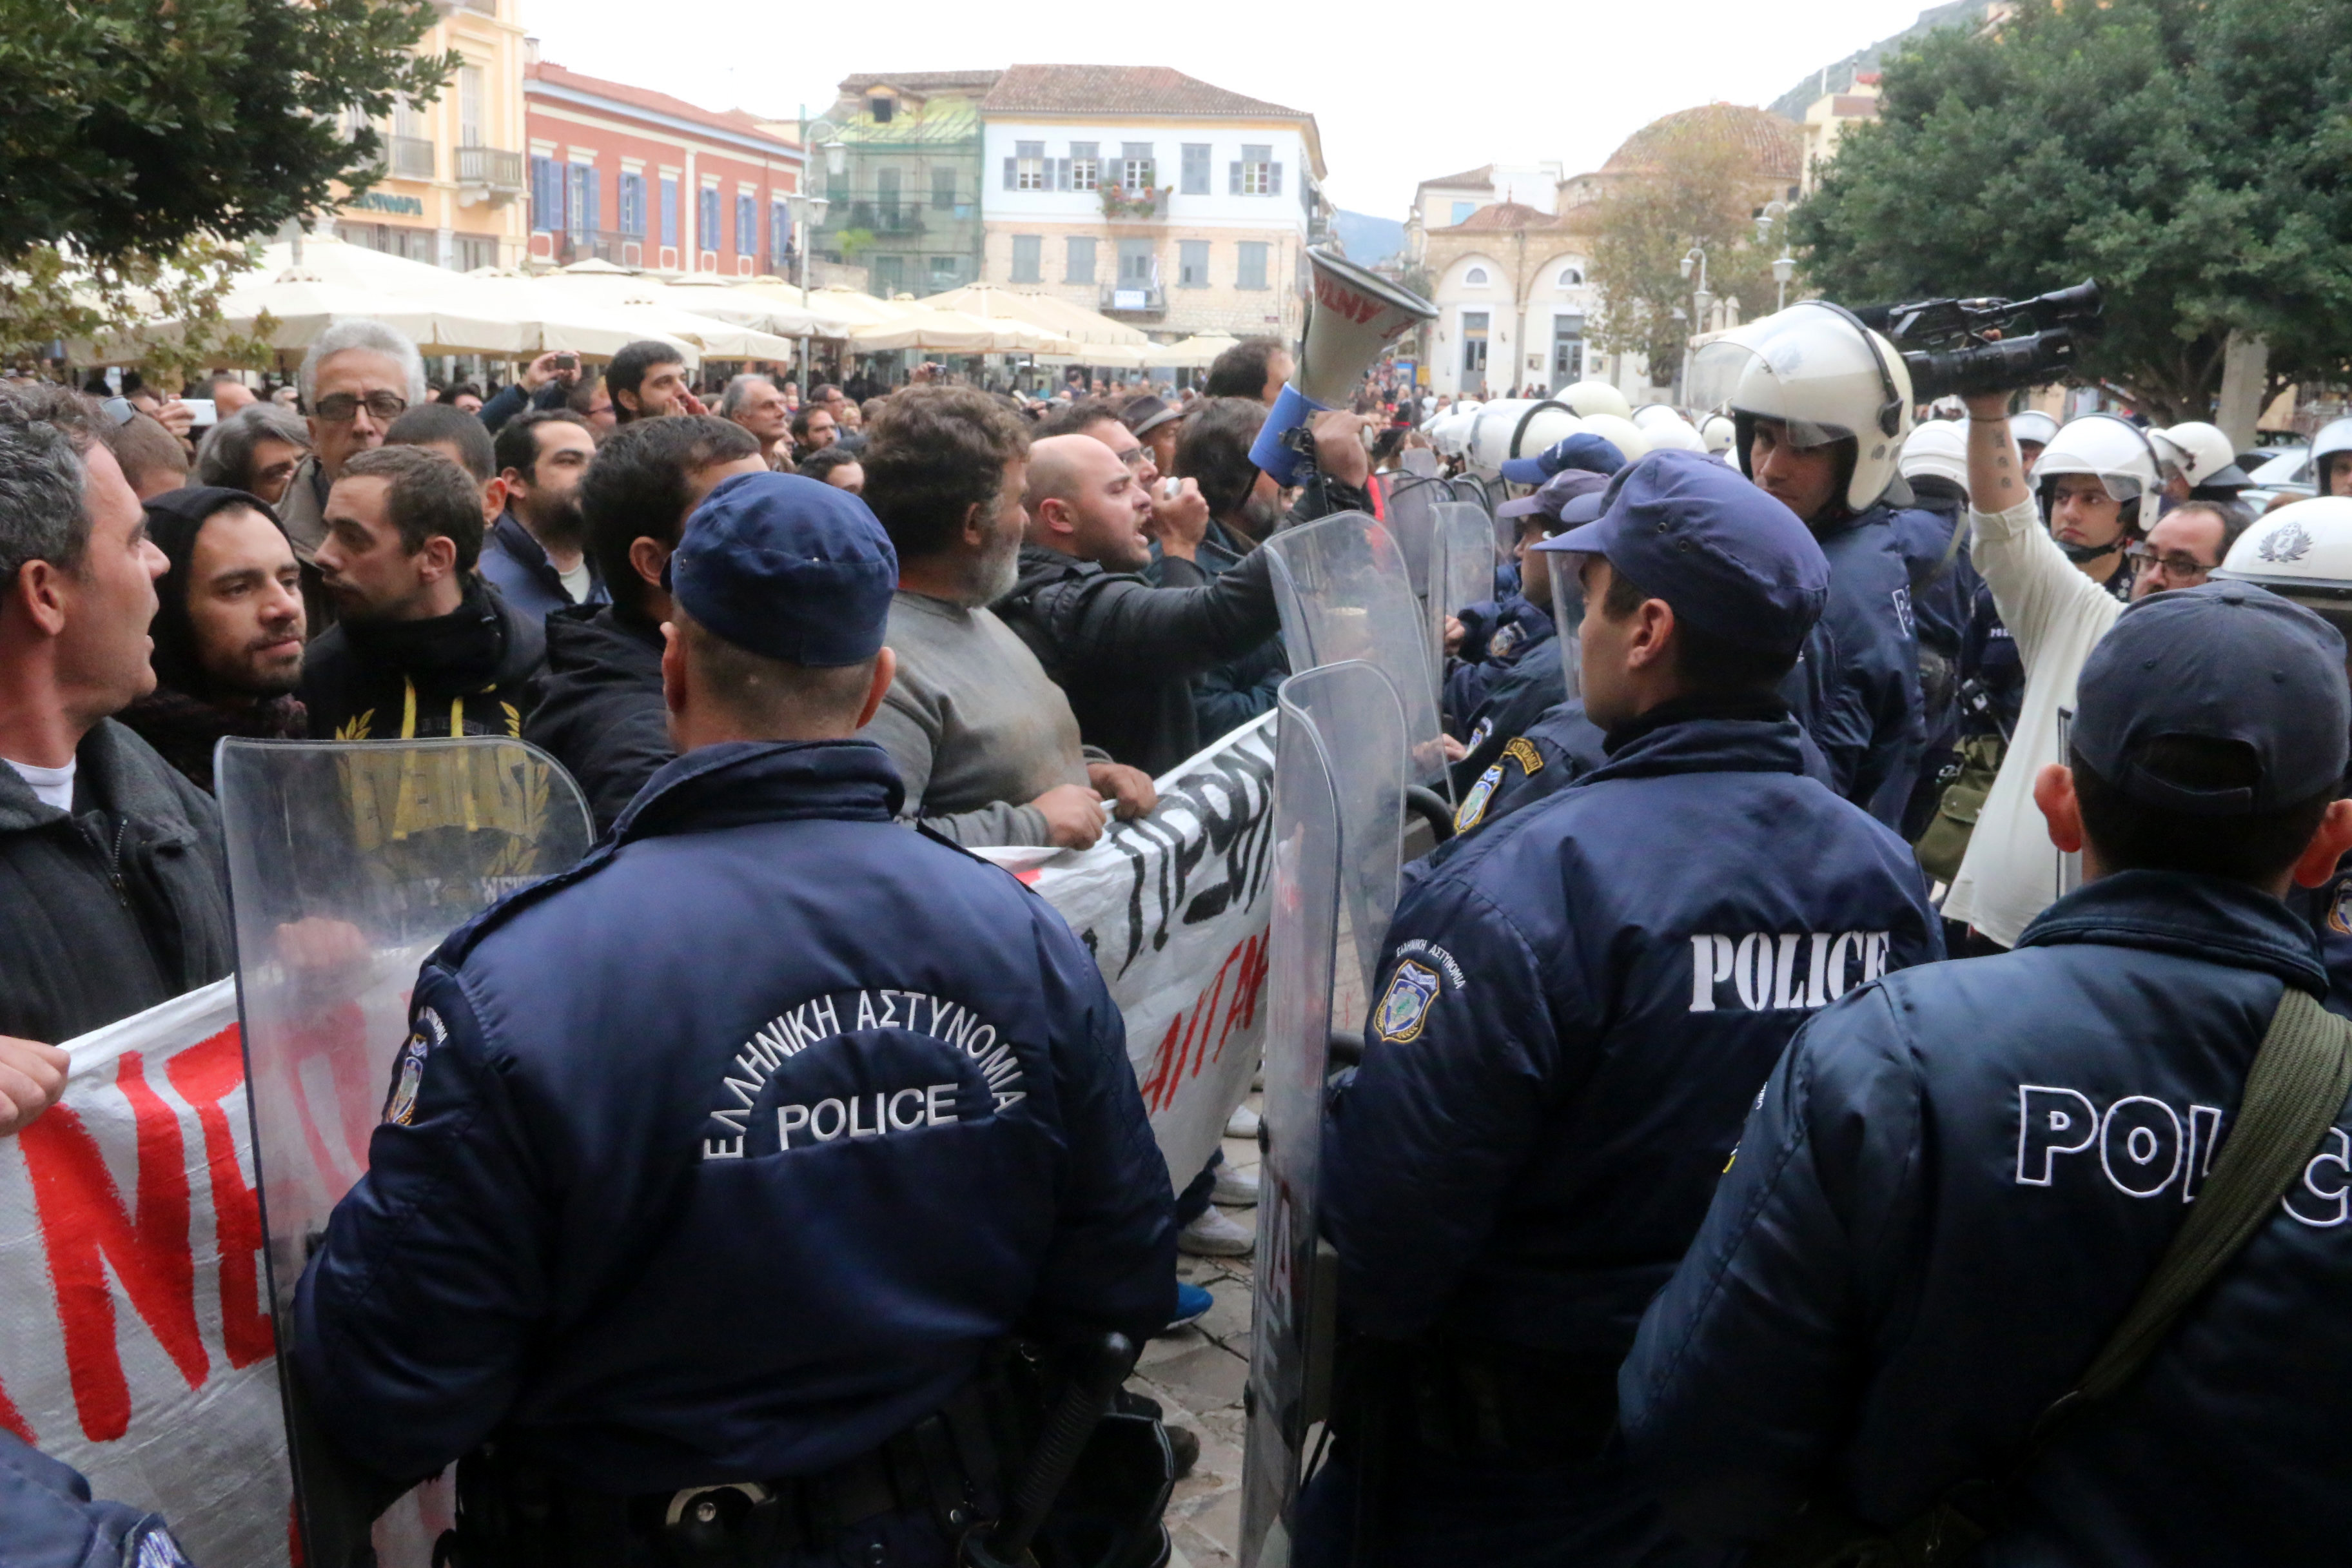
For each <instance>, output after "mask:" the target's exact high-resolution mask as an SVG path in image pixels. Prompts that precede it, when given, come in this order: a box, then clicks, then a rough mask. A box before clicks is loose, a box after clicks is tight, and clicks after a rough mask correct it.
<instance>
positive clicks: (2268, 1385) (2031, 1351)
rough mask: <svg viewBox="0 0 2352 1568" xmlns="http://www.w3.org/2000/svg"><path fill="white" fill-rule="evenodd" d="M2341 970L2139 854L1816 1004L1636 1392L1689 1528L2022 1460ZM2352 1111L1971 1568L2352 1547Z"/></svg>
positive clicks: (2314, 1552) (1650, 1341)
mask: <svg viewBox="0 0 2352 1568" xmlns="http://www.w3.org/2000/svg"><path fill="white" fill-rule="evenodd" d="M2289 985H2294V986H2300V987H2301V988H2303V989H2304V990H2305V991H2308V992H2311V993H2313V994H2319V993H2320V992H2321V991H2322V990H2323V989H2324V988H2325V986H2326V975H2325V973H2324V972H2323V970H2322V968H2321V965H2320V963H2319V959H2318V956H2317V954H2316V952H2315V947H2314V941H2313V935H2312V931H2311V929H2310V927H2309V926H2308V925H2307V924H2305V923H2304V922H2303V921H2300V920H2298V919H2297V918H2296V917H2295V915H2294V913H2293V911H2291V910H2289V909H2288V908H2287V906H2286V905H2285V904H2284V903H2283V902H2281V901H2280V900H2277V899H2274V898H2272V897H2270V896H2269V895H2267V894H2265V893H2262V892H2259V891H2257V890H2255V889H2252V888H2250V887H2247V886H2245V885H2244V884H2242V883H2233V882H2227V881H2222V880H2219V879H2210V878H2202V877H2191V876H2187V875H2182V874H2178V873H2169V872H2158V871H2125V872H2120V873H2117V874H2115V875H2112V876H2108V877H2104V878H2101V879H2097V880H2095V881H2093V882H2090V883H2087V884H2085V885H2084V887H2083V888H2082V889H2079V890H2077V891H2075V892H2074V893H2070V894H2068V895H2067V896H2066V897H2064V898H2063V899H2061V900H2058V901H2057V902H2056V903H2054V904H2053V905H2052V906H2051V907H2050V908H2049V909H2048V910H2044V911H2043V912H2042V915H2041V917H2040V918H2039V919H2037V920H2035V921H2033V923H2032V925H2030V926H2028V927H2027V928H2026V930H2025V932H2024V934H2023V935H2022V936H2021V937H2020V939H2019V941H2018V943H2017V946H2016V948H2015V950H2014V951H2012V952H2009V953H2006V954H2003V955H2000V956H1999V957H1993V958H1983V959H1973V960H1970V961H1969V962H1967V963H1948V964H1941V965H1938V966H1937V967H1935V968H1932V969H1921V970H1913V971H1908V972H1906V973H1901V974H1895V975H1890V976H1888V977H1886V978H1885V980H1883V981H1881V982H1880V983H1879V984H1876V985H1872V986H1866V987H1864V988H1862V989H1861V990H1860V991H1858V992H1857V993H1855V994H1853V995H1850V996H1848V997H1847V998H1845V999H1844V1001H1843V1002H1842V1003H1841V1004H1839V1005H1837V1006H1835V1007H1833V1008H1832V1009H1831V1010H1830V1011H1828V1012H1826V1013H1823V1014H1822V1015H1821V1016H1819V1017H1817V1018H1816V1019H1815V1020H1814V1021H1813V1022H1812V1023H1811V1025H1810V1026H1807V1027H1806V1029H1805V1030H1804V1032H1803V1033H1802V1034H1801V1035H1800V1036H1799V1037H1797V1040H1796V1043H1795V1044H1794V1046H1793V1047H1791V1048H1790V1051H1789V1053H1788V1055H1787V1057H1786V1058H1783V1060H1782V1061H1781V1063H1780V1067H1779V1068H1777V1069H1775V1071H1774V1073H1773V1075H1772V1080H1771V1082H1770V1084H1769V1086H1768V1087H1767V1089H1766V1090H1765V1093H1764V1095H1763V1097H1762V1099H1761V1100H1760V1102H1759V1105H1758V1107H1757V1109H1756V1111H1755V1113H1754V1115H1753V1116H1751V1117H1750V1118H1749V1120H1748V1127H1747V1131H1746V1132H1745V1134H1744V1135H1743V1137H1742V1140H1741V1142H1740V1146H1739V1153H1738V1159H1737V1161H1736V1162H1735V1163H1734V1164H1733V1166H1732V1169H1731V1171H1730V1173H1729V1174H1728V1175H1727V1176H1726V1177H1725V1178H1724V1182H1723V1184H1722V1187H1721V1189H1720V1190H1719V1191H1718V1192H1717V1194H1716V1200H1715V1205H1714V1207H1713V1209H1712V1210H1711V1211H1710V1212H1709V1213H1708V1215H1707V1218H1706V1226H1705V1228H1704V1229H1702V1230H1701V1231H1700V1233H1699V1236H1698V1239H1697V1240H1696V1242H1695V1243H1694V1244H1693V1245H1692V1247H1691V1250H1690V1256H1689V1257H1688V1258H1686V1259H1685V1262H1684V1264H1683V1267H1682V1268H1681V1269H1680V1271H1679V1272H1677V1273H1676V1275H1675V1279H1674V1281H1673V1283H1672V1284H1671V1285H1669V1286H1668V1287H1667V1288H1666V1289H1665V1291H1664V1293H1663V1294H1662V1295H1661V1296H1660V1297H1659V1299H1658V1300H1657V1303H1656V1304H1655V1305H1654V1307H1653V1308H1652V1309H1651V1310H1650V1313H1649V1315H1648V1317H1647V1318H1646V1319H1644V1320H1643V1324H1642V1331H1641V1336H1640V1339H1639V1342H1637V1343H1636V1344H1635V1346H1634V1349H1633V1354H1632V1356H1631V1358H1630V1359H1629V1360H1628V1361H1627V1362H1626V1363H1625V1366H1624V1368H1623V1370H1622V1373H1621V1375H1620V1378H1619V1384H1618V1392H1619V1398H1620V1403H1621V1406H1622V1412H1623V1420H1624V1426H1625V1431H1626V1434H1627V1436H1628V1438H1629V1440H1630V1442H1631V1444H1632V1446H1633V1453H1634V1456H1635V1458H1636V1459H1637V1460H1638V1461H1639V1462H1640V1464H1641V1465H1642V1467H1643V1468H1644V1469H1645V1470H1646V1471H1647V1473H1648V1474H1649V1476H1650V1477H1651V1478H1652V1479H1654V1481H1655V1482H1656V1484H1657V1485H1658V1486H1659V1487H1660V1488H1661V1489H1662V1490H1663V1492H1664V1497H1665V1500H1666V1502H1667V1505H1668V1510H1669V1513H1670V1515H1672V1516H1673V1517H1674V1518H1675V1521H1677V1522H1678V1523H1679V1524H1680V1525H1681V1526H1682V1528H1683V1529H1684V1530H1685V1531H1687V1532H1689V1533H1692V1534H1694V1535H1696V1536H1698V1537H1700V1538H1702V1539H1709V1540H1715V1539H1723V1540H1738V1539H1754V1538H1759V1537H1761V1536H1764V1535H1766V1534H1769V1532H1770V1531H1772V1530H1773V1529H1774V1528H1775V1526H1776V1525H1778V1524H1779V1523H1780V1521H1782V1520H1784V1519H1785V1518H1786V1517H1787V1516H1788V1514H1789V1513H1790V1510H1793V1509H1794V1508H1795V1507H1796V1505H1797V1503H1798V1502H1799V1500H1801V1499H1802V1498H1805V1497H1807V1496H1808V1495H1815V1494H1818V1493H1821V1492H1824V1491H1825V1492H1827V1493H1828V1494H1829V1495H1830V1496H1831V1497H1832V1498H1833V1499H1836V1500H1840V1501H1842V1502H1843V1503H1844V1504H1845V1506H1847V1507H1848V1508H1850V1509H1851V1510H1853V1511H1855V1512H1858V1513H1859V1514H1860V1515H1862V1516H1863V1517H1864V1518H1865V1519H1869V1520H1874V1521H1879V1522H1881V1523H1887V1522H1892V1521H1901V1520H1905V1519H1907V1518H1909V1517H1912V1516H1914V1515H1916V1513H1918V1512H1919V1511H1920V1510H1924V1509H1925V1508H1927V1506H1929V1505H1930V1504H1931V1503H1932V1502H1933V1501H1934V1500H1936V1499H1937V1497H1938V1496H1939V1495H1940V1494H1941V1493H1943V1492H1944V1491H1945V1490H1946V1489H1948V1488H1949V1487H1951V1486H1953V1485H1955V1484H1957V1483H1958V1482H1960V1481H1962V1480H1966V1479H1990V1478H1994V1477H1998V1476H2000V1475H2003V1474H2006V1473H2007V1472H2008V1471H2009V1469H2010V1468H2011V1467H2012V1466H2014V1465H2015V1464H2016V1463H2017V1461H2018V1459H2019V1458H2020V1457H2021V1455H2022V1454H2023V1452H2024V1449H2025V1445H2026V1442H2027V1435H2028V1433H2029V1431H2030V1430H2031V1429H2032V1426H2033V1425H2034V1422H2035V1421H2036V1419H2037V1418H2038V1417H2039V1416H2040V1415H2042V1412H2043V1411H2044V1410H2045V1409H2046V1408H2047V1407H2048V1406H2049V1405H2051V1403H2052V1402H2053V1401H2054V1400H2056V1399H2057V1398H2058V1397H2059V1396H2060V1395H2061V1394H2063V1393H2065V1392H2066V1390H2068V1389H2069V1388H2071V1387H2073V1386H2074V1383H2075V1380H2076V1379H2078V1378H2079V1377H2080V1376H2081V1375H2082V1373H2084V1370H2085V1369H2086V1368H2087V1367H2088V1366H2089V1365H2090V1363H2091V1361H2092V1358H2093V1357H2094V1356H2095V1355H2096V1354H2097V1353H2098V1352H2099V1350H2100V1348H2101V1347H2102V1346H2103V1345H2104V1344H2105V1342H2106V1340H2107V1336H2108V1335H2109V1334H2110V1333H2111V1332H2112V1331H2114V1329H2115V1326H2116V1323H2117V1322H2118V1321H2120V1320H2121V1319H2122V1318H2123V1316H2124V1313H2125V1312H2126V1310H2127V1309H2128V1308H2129V1307H2130V1305H2131V1303H2132V1301H2133V1300H2135V1299H2136V1298H2137V1296H2138V1295H2139V1292H2140V1289H2141V1288H2142V1286H2143V1285H2144V1284H2145V1283H2146V1281H2147V1278H2148V1275H2149V1274H2150V1272H2151V1271H2152V1270H2153V1269H2154V1268H2155V1267H2156V1262H2157V1259H2158V1257H2159V1256H2161V1254H2162V1253H2163V1251H2164V1249H2165V1247H2167V1245H2168V1243H2169V1242H2170V1241H2171V1239H2172V1237H2173V1234H2174V1232H2175V1230H2176V1229H2177V1228H2178V1227H2179V1225H2180V1222H2181V1217H2182V1215H2183V1214H2184V1213H2185V1212H2186V1205H2187V1204H2188V1203H2189V1202H2190V1201H2192V1200H2193V1198H2194V1196H2195V1193H2196V1189H2197V1187H2198V1185H2199V1184H2201V1183H2202V1182H2203V1181H2204V1180H2205V1179H2206V1177H2207V1176H2208V1175H2209V1174H2210V1169H2211V1165H2210V1162H2211V1159H2212V1156H2213V1152H2214V1150H2215V1148H2216V1146H2217V1144H2218V1142H2220V1141H2221V1140H2222V1139H2225V1138H2227V1137H2228V1136H2229V1135H2230V1129H2231V1125H2232V1123H2233V1120H2234V1118H2235V1116H2236V1113H2237V1108H2238V1104H2239V1101H2240V1100H2241V1097H2242V1091H2243V1089H2244V1083H2245V1076H2246V1071H2247V1068H2248V1067H2249V1066H2250V1065H2251V1063H2252V1060H2253V1058H2254V1053H2255V1051H2256V1050H2257V1049H2258V1048H2259V1047H2260V1045H2261V1042H2262V1037H2263V1032H2264V1031H2265V1030H2266V1029H2267V1028H2268V1026H2269V1024H2270V1020H2271V1016H2272V1014H2273V1011H2274V1010H2275V1009H2276V1007H2277V1005H2278V1001H2279V997H2280V995H2281V994H2283V992H2284V988H2285V987H2286V986H2289ZM2347 1129H2352V1115H2347V1114H2339V1116H2338V1117H2337V1120H2336V1127H2335V1128H2334V1129H2333V1130H2332V1131H2329V1132H2327V1133H2326V1136H2325V1137H2324V1138H2323V1139H2322V1141H2321V1142H2320V1143H2319V1144H2318V1146H2317V1148H2316V1150H2315V1154H2314V1157H2313V1158H2312V1160H2311V1161H2310V1162H2309V1163H2308V1164H2307V1165H2306V1166H2305V1171H2304V1173H2303V1176H2302V1179H2301V1180H2300V1181H2298V1182H2297V1183H2295V1184H2294V1185H2293V1186H2291V1187H2290V1188H2289V1190H2288V1192H2287V1194H2286V1196H2285V1198H2284V1201H2283V1203H2282V1204H2281V1205H2280V1206H2279V1207H2278V1208H2277V1209H2275V1210H2273V1212H2272V1214H2271V1216H2270V1219H2269V1221H2268V1223H2266V1224H2265V1225H2263V1226H2262V1227H2261V1228H2260V1229H2259V1230H2258V1231H2257V1232H2256V1233H2255V1234H2254V1236H2253V1237H2252V1240H2251V1241H2249V1242H2248V1243H2247V1245H2246V1247H2245V1249H2244V1250H2243V1251H2242V1252H2241V1253H2239V1254H2238V1256H2237V1257H2236V1258H2234V1259H2233V1260H2232V1261H2231V1263H2230V1264H2229V1265H2228V1267H2227V1268H2226V1269H2225V1270H2224V1272H2223V1273H2222V1275H2221V1279H2219V1281H2218V1282H2217V1283H2216V1284H2214V1285H2213V1286H2212V1287H2211V1288H2210V1289H2208V1290H2207V1292H2206V1293H2205V1294H2204V1295H2203V1296H2202V1297H2200V1299H2199V1300H2197V1301H2196V1302H2195V1303H2193V1304H2192V1305H2191V1306H2190V1307H2189V1310H2188V1311H2187V1313H2186V1314H2185V1315H2184V1316H2183V1317H2182V1319H2181V1320H2180V1321H2179V1323H2178V1324H2177V1325H2176V1326H2175V1328H2174V1330H2173V1331H2172V1333H2171V1335H2170V1336H2169V1337H2168V1339H2167V1340H2166V1341H2165V1342H2164V1343H2163V1344H2161V1345H2160V1346H2159V1347H2158V1349H2157V1351H2156V1352H2155V1353H2154V1355H2153V1356H2152V1357H2151V1358H2150V1359H2149V1361H2148V1363H2147V1365H2146V1367H2145V1368H2143V1370H2142V1371H2141V1373H2140V1374H2139V1376H2138V1377H2137V1379H2136V1380H2135V1381H2134V1382H2133V1383H2132V1384H2129V1385H2127V1386H2126V1388H2125V1389H2124V1390H2123V1391H2122V1392H2120V1393H2119V1394H2116V1396H2115V1397H2114V1398H2112V1399H2111V1400H2109V1401H2107V1402H2106V1403H2105V1404H2104V1405H2093V1406H2089V1407H2087V1408H2085V1409H2084V1410H2082V1411H2080V1412H2079V1413H2078V1414H2076V1415H2074V1416H2073V1417H2072V1418H2071V1420H2069V1421H2068V1422H2067V1423H2066V1424H2064V1425H2063V1426H2061V1427H2060V1428H2059V1429H2058V1431H2057V1433H2056V1435H2055V1436H2054V1437H2053V1439H2052V1441H2051V1443H2050V1446H2049V1447H2047V1448H2046V1449H2044V1450H2043V1451H2042V1453H2041V1455H2040V1456H2039V1457H2038V1458H2035V1459H2034V1460H2033V1461H2032V1463H2031V1465H2030V1466H2028V1468H2026V1471H2025V1474H2024V1478H2023V1480H2022V1482H2021V1489H2020V1492H2019V1495H2018V1498H2017V1503H2018V1509H2017V1514H2016V1517H2015V1519H2014V1521H2013V1522H2012V1525H2011V1528H2010V1529H2008V1530H2006V1531H2003V1532H2002V1533H2000V1535H1998V1536H1996V1537H1995V1538H1994V1539H1993V1540H1992V1541H1991V1542H1989V1543H1988V1544H1987V1545H1986V1547H1985V1548H1984V1549H1983V1551H1982V1554H1981V1557H1980V1558H1978V1559H1972V1561H1981V1562H1983V1563H1987V1564H1990V1565H1994V1568H2005V1565H2009V1564H2026V1563H2033V1564H2076V1563H2080V1564H2093V1563H2102V1564H2104V1563H2133V1564H2168V1563H2180V1564H2189V1563H2341V1562H2343V1561H2344V1560H2345V1557H2346V1552H2347V1547H2346V1542H2347V1541H2352V1487H2347V1485H2346V1479H2347V1477H2352V1390H2347V1383H2346V1380H2345V1376H2344V1369H2345V1368H2346V1367H2347V1366H2352V1223H2347V1222H2352V1131H2347Z"/></svg>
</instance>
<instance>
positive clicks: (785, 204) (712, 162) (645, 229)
mask: <svg viewBox="0 0 2352 1568" xmlns="http://www.w3.org/2000/svg"><path fill="white" fill-rule="evenodd" d="M522 90H523V107H524V127H525V131H526V133H527V134H528V136H529V138H530V254H531V258H532V259H534V260H537V261H550V262H554V263H556V264H558V265H563V264H566V263H570V262H573V261H581V260H584V259H586V258H590V257H599V258H603V259H604V260H606V261H610V262H612V263H614V265H616V266H621V267H631V268H647V269H649V270H657V271H665V272H715V273H718V274H720V275H721V276H725V277H744V278H749V277H753V276H756V275H758V274H761V273H775V274H777V275H779V276H781V275H782V274H784V273H785V272H787V271H788V270H789V269H790V264H789V260H788V258H789V257H790V256H791V254H792V252H793V247H794V246H795V245H796V244H797V242H798V239H797V236H796V234H795V232H794V229H793V214H792V207H791V205H790V203H789V201H788V200H787V198H788V197H792V196H795V195H798V194H799V192H800V190H801V188H802V181H803V177H804V175H805V173H806V165H807V159H806V156H805V154H804V153H803V152H802V150H801V148H800V147H799V146H798V145H796V144H795V143H794V142H791V141H789V140H787V139H785V138H783V137H781V136H779V135H777V134H776V133H775V132H772V131H771V130H768V129H764V128H763V127H762V124H761V121H759V120H757V119H755V118H753V117H752V116H751V115H749V114H746V113H744V112H743V111H742V110H709V109H702V108H698V107H697V106H696V105H694V104H691V103H688V102H686V101H685V100H682V99H676V98H671V97H669V96H668V95H667V94H666V93H658V92H652V91H648V90H647V89H644V88H639V87H629V86H627V85H625V84H624V83H621V82H616V81H606V80H604V79H602V78H599V77H592V76H583V75H582V74H581V73H580V72H578V71H572V70H566V69H565V68H563V67H562V66H559V65H555V64H552V63H549V62H544V61H534V62H532V63H530V64H529V65H527V66H525V67H524V68H523V84H522Z"/></svg>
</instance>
